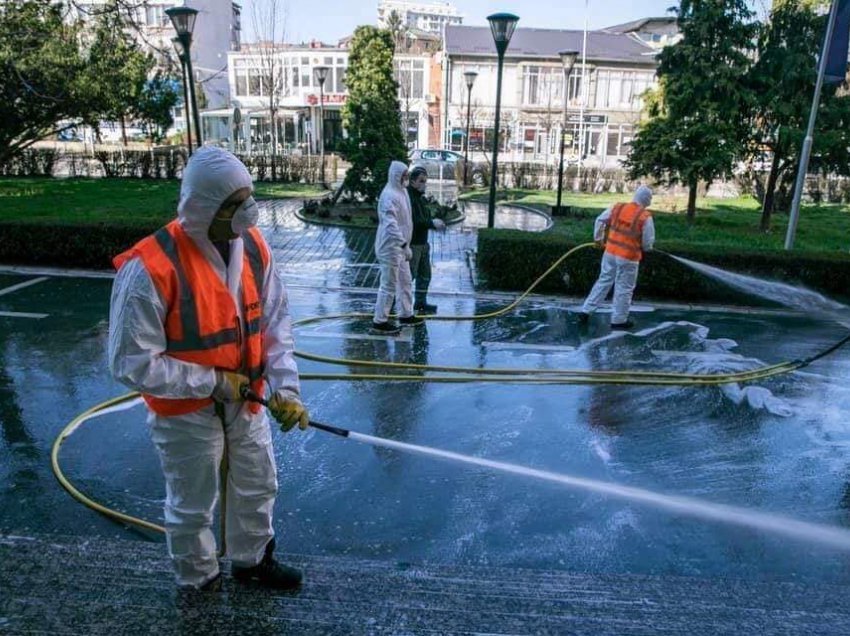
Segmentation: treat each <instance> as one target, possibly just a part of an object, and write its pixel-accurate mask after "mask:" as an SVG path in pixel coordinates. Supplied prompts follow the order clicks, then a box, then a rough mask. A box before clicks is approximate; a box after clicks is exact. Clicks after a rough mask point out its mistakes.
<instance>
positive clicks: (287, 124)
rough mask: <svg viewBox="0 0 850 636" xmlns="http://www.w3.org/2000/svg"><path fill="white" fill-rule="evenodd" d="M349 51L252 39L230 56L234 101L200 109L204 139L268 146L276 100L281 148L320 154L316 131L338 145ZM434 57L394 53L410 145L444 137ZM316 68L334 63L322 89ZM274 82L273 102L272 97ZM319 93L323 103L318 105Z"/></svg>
mask: <svg viewBox="0 0 850 636" xmlns="http://www.w3.org/2000/svg"><path fill="white" fill-rule="evenodd" d="M348 54H349V52H348V49H346V48H342V47H334V46H329V45H326V44H322V43H318V42H314V43H311V44H308V45H299V46H296V45H278V46H270V45H263V44H252V45H244V46H243V47H242V48H241V50H239V51H232V52H231V53H230V54H229V55H228V81H229V84H230V94H231V96H232V99H231V106H230V107H227V108H220V109H208V110H207V111H205V112H202V113H201V117H202V119H203V126H204V130H205V133H206V135H205V139H208V140H211V141H212V140H217V141H218V143H221V144H222V145H227V146H228V147H232V148H234V149H238V150H240V151H250V152H268V151H269V150H270V146H271V143H272V130H273V129H272V125H271V123H270V122H271V121H272V112H271V109H272V101H274V108H275V115H274V119H275V126H276V130H277V136H276V143H277V148H278V151H279V152H284V153H286V152H299V153H302V154H314V153H318V152H319V151H320V148H321V146H320V143H319V135H321V136H322V138H323V139H324V148H325V150H326V151H329V152H331V151H334V150H336V149H337V147H338V146H339V143H340V141H341V140H342V139H343V136H344V131H343V129H342V117H341V111H342V106H343V104H345V102H346V100H347V99H348V89H347V87H346V85H345V75H346V71H347V69H348ZM434 59H435V57H434V56H433V55H431V54H416V53H407V54H399V55H396V56H395V59H394V61H393V72H394V76H395V78H396V81H397V82H398V84H399V91H398V102H399V108H400V110H401V117H402V121H401V122H400V125H401V126H402V130H403V132H404V136H405V141H406V143H407V145H408V147H409V148H415V147H420V146H424V147H427V146H428V145H432V144H439V143H440V142H439V137H438V136H435V135H434V127H435V126H437V128H438V129H439V107H438V103H439V99H440V97H439V95H440V89H441V86H440V83H439V80H440V77H441V69H440V67H439V65H437V66H436V67H435V65H434ZM318 66H326V67H328V68H329V69H330V71H329V73H328V76H327V79H326V80H325V84H324V89H323V91H320V90H319V85H318V83H317V81H316V76H315V69H316V67H318ZM435 80H436V84H435ZM272 88H273V89H274V91H275V99H274V100H272V99H271V97H270V90H271V89H272ZM320 93H323V97H324V102H323V106H324V108H323V109H322V108H320V107H319V98H320ZM235 109H238V110H239V113H238V114H236V113H235V112H234V110H235ZM322 111H323V112H322ZM321 115H323V118H322V119H323V121H322V124H319V123H318V121H319V119H320V116H321ZM237 120H238V125H237V123H236V121H237Z"/></svg>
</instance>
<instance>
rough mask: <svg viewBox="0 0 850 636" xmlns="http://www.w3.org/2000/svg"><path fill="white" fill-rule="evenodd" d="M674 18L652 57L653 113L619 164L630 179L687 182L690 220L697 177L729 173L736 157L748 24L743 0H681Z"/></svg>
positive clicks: (741, 132) (750, 34) (751, 29)
mask: <svg viewBox="0 0 850 636" xmlns="http://www.w3.org/2000/svg"><path fill="white" fill-rule="evenodd" d="M677 17H678V24H679V29H680V31H681V33H682V36H683V37H682V39H681V40H680V41H679V42H678V43H676V44H674V45H672V46H668V47H666V48H665V49H663V50H662V51H661V53H660V54H659V66H658V76H659V79H660V84H661V91H662V92H663V96H662V97H661V98H660V99H658V100H656V107H657V108H658V111H659V112H658V114H657V116H656V117H655V118H653V119H650V120H649V121H648V122H646V123H644V124H643V125H642V126H641V127H640V128H639V130H638V134H637V135H636V137H635V140H634V142H633V143H632V148H631V151H630V153H629V157H628V159H627V161H626V166H627V168H628V170H629V176H630V177H631V178H633V179H637V178H640V177H642V176H647V175H649V176H652V177H654V178H655V179H656V180H658V181H661V182H663V183H667V184H672V183H682V184H684V185H686V186H687V188H688V212H687V214H688V222H689V223H692V222H693V220H694V217H695V214H696V195H697V186H698V185H699V183H700V181H705V182H707V183H711V182H712V181H714V180H715V179H717V178H719V177H723V176H726V175H729V174H730V173H731V172H732V167H733V165H734V162H735V159H736V158H737V157H738V156H740V149H741V147H742V143H743V140H744V139H745V137H746V135H745V131H746V114H747V112H748V110H747V109H748V108H749V103H750V100H751V94H750V92H749V91H748V90H747V88H746V85H745V82H744V81H743V79H744V77H745V76H746V73H747V72H748V70H749V67H750V65H751V62H750V57H749V52H750V50H751V49H752V46H753V38H754V35H755V25H754V23H752V22H751V21H750V19H751V17H752V14H751V13H750V11H749V9H748V8H747V3H746V1H745V0H682V2H681V4H680V6H679V8H678V10H677Z"/></svg>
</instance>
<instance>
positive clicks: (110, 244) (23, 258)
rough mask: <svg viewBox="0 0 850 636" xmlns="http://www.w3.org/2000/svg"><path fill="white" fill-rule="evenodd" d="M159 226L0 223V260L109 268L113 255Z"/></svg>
mask: <svg viewBox="0 0 850 636" xmlns="http://www.w3.org/2000/svg"><path fill="white" fill-rule="evenodd" d="M159 227H160V226H155V227H154V226H150V227H146V226H137V227H134V226H108V225H103V224H97V225H95V224H92V225H74V224H66V225H56V224H54V223H51V224H50V226H49V227H48V226H46V225H44V224H39V223H0V262H3V263H20V264H27V265H54V266H61V267H74V268H91V269H111V268H112V258H113V257H114V256H117V255H118V254H120V253H121V252H123V251H124V250H126V249H127V248H129V247H132V246H133V245H134V244H135V243H136V242H138V241H139V240H141V239H143V238H144V237H145V236H147V235H148V234H151V233H152V232H155V231H156V230H158V229H159Z"/></svg>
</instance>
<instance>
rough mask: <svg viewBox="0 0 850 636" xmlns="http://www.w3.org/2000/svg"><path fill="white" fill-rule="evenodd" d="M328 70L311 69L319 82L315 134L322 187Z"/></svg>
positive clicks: (324, 68) (322, 68) (323, 180)
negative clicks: (319, 156)
mask: <svg viewBox="0 0 850 636" xmlns="http://www.w3.org/2000/svg"><path fill="white" fill-rule="evenodd" d="M330 70H331V69H330V67H327V66H317V67H316V68H314V69H313V73H314V74H315V76H316V81H317V82H319V121H318V124H319V125H318V127H317V128H318V130H316V131H315V133H316V134H317V135H318V136H319V144H320V145H319V152H321V155H322V160H321V166H322V177H321V183H322V185H324V184H325V80H326V79H327V78H328V73H329V72H330Z"/></svg>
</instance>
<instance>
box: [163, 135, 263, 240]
mask: <svg viewBox="0 0 850 636" xmlns="http://www.w3.org/2000/svg"><path fill="white" fill-rule="evenodd" d="M252 186H253V180H252V179H251V174H250V173H249V172H248V169H247V168H246V167H245V165H244V164H243V163H242V162H241V161H239V159H237V158H236V156H235V155H233V154H232V153H230V152H228V151H227V150H223V149H222V148H216V147H215V146H204V147H203V148H200V149H199V150H196V151H195V153H194V154H193V155H192V158H191V159H189V163H188V164H187V165H186V169H185V170H184V171H183V183H182V185H181V187H180V203H179V205H178V206H177V218H178V219H179V221H180V224H181V225H182V226H183V229H184V230H186V233H187V234H189V236H193V237H206V236H207V231H208V230H209V227H210V223H212V220H213V217H214V216H215V213H216V212H218V209H219V207H221V204H222V203H224V200H225V199H227V197H229V196H230V195H231V194H233V193H234V192H236V190H239V189H241V188H245V187H252Z"/></svg>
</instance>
